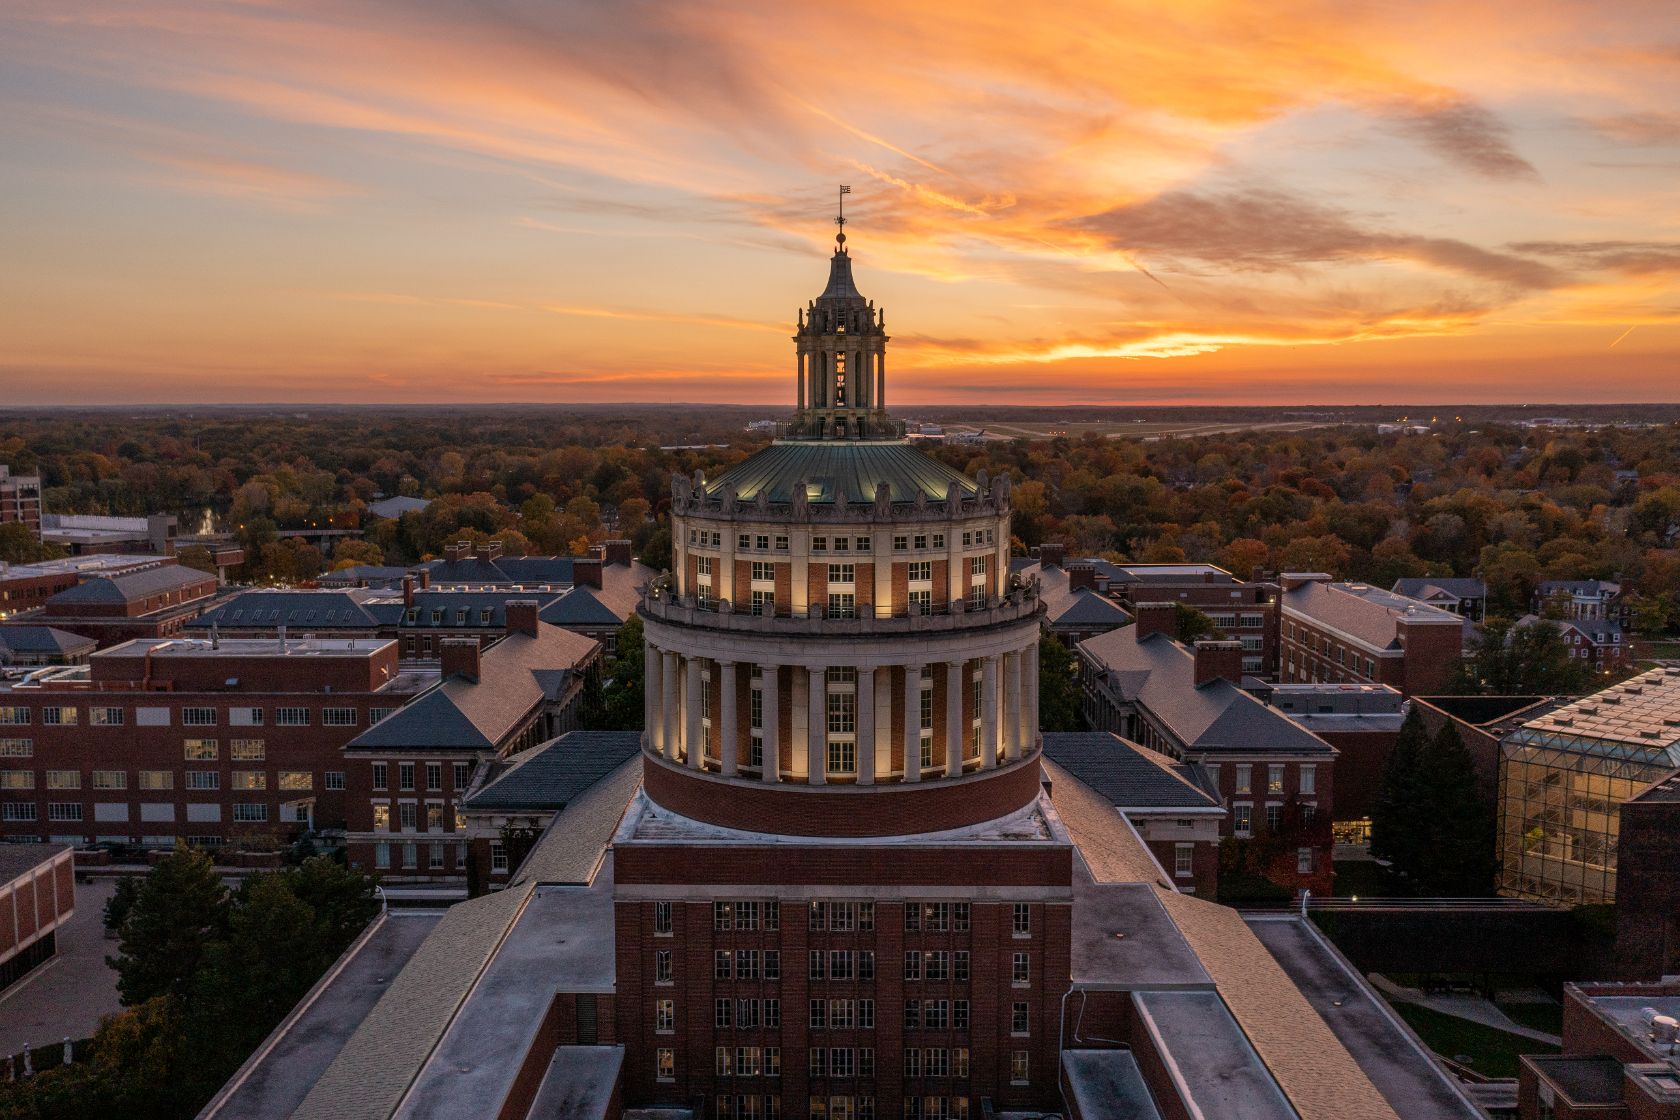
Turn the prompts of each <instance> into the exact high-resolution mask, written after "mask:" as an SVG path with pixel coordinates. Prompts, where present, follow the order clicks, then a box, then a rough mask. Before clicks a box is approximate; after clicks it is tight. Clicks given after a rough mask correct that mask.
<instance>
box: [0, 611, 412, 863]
mask: <svg viewBox="0 0 1680 1120" xmlns="http://www.w3.org/2000/svg"><path fill="white" fill-rule="evenodd" d="M433 680H435V678H430V679H428V678H427V677H425V676H424V675H420V674H414V673H405V672H403V671H402V670H401V669H400V668H399V667H398V665H397V651H396V646H395V644H394V643H392V642H389V641H380V640H377V639H348V640H346V639H330V640H328V639H287V640H285V641H284V642H280V641H277V640H273V639H264V640H260V641H259V640H251V639H244V640H238V639H236V640H227V641H221V642H211V641H206V640H199V639H185V638H176V639H171V640H166V641H161V642H157V641H135V642H127V643H124V644H122V645H119V646H115V647H113V648H111V649H107V650H102V651H100V652H98V653H95V654H93V655H92V656H91V657H90V658H89V659H88V664H87V665H83V666H72V667H67V668H63V669H51V670H45V671H40V672H36V673H33V674H30V675H28V676H26V677H22V678H19V679H15V680H14V679H8V680H6V681H5V682H4V683H0V760H3V764H4V770H3V772H0V786H3V789H0V793H3V801H0V811H3V812H0V831H3V834H4V836H5V837H6V838H7V839H9V840H10V839H51V840H53V841H55V842H60V843H68V844H75V845H77V846H81V845H84V844H89V843H95V842H105V843H114V844H124V845H135V846H139V847H151V848H168V847H171V846H173V845H174V843H175V841H176V840H178V839H185V840H188V841H190V842H192V843H194V844H198V845H201V846H204V847H219V846H222V845H237V844H239V843H241V842H247V843H249V842H256V841H260V842H264V843H266V842H270V841H274V840H283V839H287V838H290V837H293V836H295V835H297V834H299V833H301V832H304V831H308V830H310V829H317V830H321V829H336V828H342V827H343V825H344V821H345V819H346V815H347V804H346V792H345V791H346V776H345V762H344V758H343V755H342V753H341V752H342V748H343V747H344V745H345V744H346V743H347V742H349V741H350V740H351V739H352V738H354V737H355V736H356V735H357V734H358V733H359V732H360V731H361V730H362V729H364V728H366V727H368V726H370V725H371V724H376V723H377V722H379V721H380V720H381V719H384V718H385V717H387V716H388V715H390V714H392V713H393V712H395V711H397V710H399V709H400V708H401V707H402V706H403V705H404V704H406V703H408V702H410V701H411V700H413V699H414V698H415V697H416V696H418V695H420V694H421V693H422V692H423V691H424V690H425V689H426V687H427V686H428V685H429V684H430V683H432V681H433Z"/></svg>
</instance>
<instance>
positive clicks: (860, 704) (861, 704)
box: [857, 665, 875, 786]
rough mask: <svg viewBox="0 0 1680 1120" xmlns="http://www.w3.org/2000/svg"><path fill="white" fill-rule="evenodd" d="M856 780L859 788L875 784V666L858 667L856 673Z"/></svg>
mask: <svg viewBox="0 0 1680 1120" xmlns="http://www.w3.org/2000/svg"><path fill="white" fill-rule="evenodd" d="M857 780H858V785H860V786H872V785H874V784H875V666H873V665H859V666H858V671H857Z"/></svg>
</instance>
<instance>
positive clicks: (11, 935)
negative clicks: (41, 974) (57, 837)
mask: <svg viewBox="0 0 1680 1120" xmlns="http://www.w3.org/2000/svg"><path fill="white" fill-rule="evenodd" d="M75 912H76V869H75V866H74V864H73V863H72V857H71V855H70V849H69V847H68V846H66V845H64V844H27V843H25V844H18V843H12V844H0V992H4V991H5V990H6V989H7V988H9V987H11V986H12V985H13V984H15V983H16V982H17V981H19V980H21V979H23V978H24V977H25V976H27V975H29V973H31V972H32V971H34V970H35V969H37V968H39V967H40V966H41V965H43V964H45V963H46V962H47V961H50V960H51V959H52V957H53V954H54V953H56V952H57V951H58V930H59V928H60V927H62V926H63V925H64V923H65V922H68V921H69V920H70V919H71V918H72V917H73V916H74V915H75Z"/></svg>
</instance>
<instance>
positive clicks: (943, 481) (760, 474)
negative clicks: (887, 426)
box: [705, 440, 980, 505]
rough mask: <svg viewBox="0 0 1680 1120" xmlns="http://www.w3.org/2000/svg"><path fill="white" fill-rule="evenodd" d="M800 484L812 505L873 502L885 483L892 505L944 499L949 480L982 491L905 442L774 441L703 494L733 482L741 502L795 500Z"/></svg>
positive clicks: (966, 490)
mask: <svg viewBox="0 0 1680 1120" xmlns="http://www.w3.org/2000/svg"><path fill="white" fill-rule="evenodd" d="M801 482H803V483H804V484H805V493H806V500H807V501H809V502H811V503H812V504H817V503H834V502H837V501H845V502H850V503H860V502H861V503H867V502H873V501H874V500H875V488H876V486H878V485H879V484H881V483H883V482H885V483H886V484H887V485H888V486H889V487H890V488H891V493H892V500H893V504H894V505H897V504H898V503H900V502H914V501H915V500H916V497H917V495H921V496H923V497H925V498H926V499H927V500H928V501H930V502H943V501H944V500H945V499H946V498H947V497H948V496H949V495H950V490H951V486H952V485H953V484H955V485H956V487H957V491H958V493H960V494H961V495H962V496H963V497H964V498H973V497H975V496H976V495H978V494H979V493H980V487H979V486H978V485H977V484H976V483H975V481H974V480H973V479H971V478H969V477H968V476H967V475H965V474H963V473H962V472H961V471H957V470H954V469H952V468H951V467H948V466H946V465H945V464H944V463H941V462H940V461H939V460H937V459H933V458H930V457H928V456H927V455H924V454H922V452H921V451H919V450H917V449H916V448H915V447H912V446H911V445H910V443H909V442H908V441H906V440H859V441H845V440H781V441H777V442H776V443H773V444H771V445H770V446H769V447H766V448H765V449H764V450H763V451H760V452H758V453H757V454H756V455H754V456H752V458H750V459H748V460H746V461H745V462H743V463H738V464H736V465H735V466H733V467H731V468H729V469H728V470H727V471H725V472H724V473H723V474H721V475H719V476H718V477H717V478H713V479H707V480H706V486H705V492H706V495H707V496H708V497H711V498H716V497H718V496H720V495H721V494H722V493H723V492H724V490H725V488H726V487H729V486H733V487H734V488H735V495H736V498H737V499H738V500H739V501H741V502H743V503H745V502H754V501H757V500H758V496H759V494H761V493H762V494H764V495H766V500H767V501H769V502H772V503H782V502H791V501H792V500H793V491H794V487H795V486H796V485H797V484H799V483H801Z"/></svg>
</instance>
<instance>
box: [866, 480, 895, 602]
mask: <svg viewBox="0 0 1680 1120" xmlns="http://www.w3.org/2000/svg"><path fill="white" fill-rule="evenodd" d="M869 496H870V497H871V498H873V497H874V496H875V495H873V494H871V495H869ZM892 537H893V535H892V530H891V529H877V530H875V532H873V533H871V534H870V537H869V540H870V544H871V546H872V549H871V550H872V551H873V552H874V560H875V617H876V618H891V617H892V616H893V607H894V606H895V604H894V603H893V601H892V566H893V551H892Z"/></svg>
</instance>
